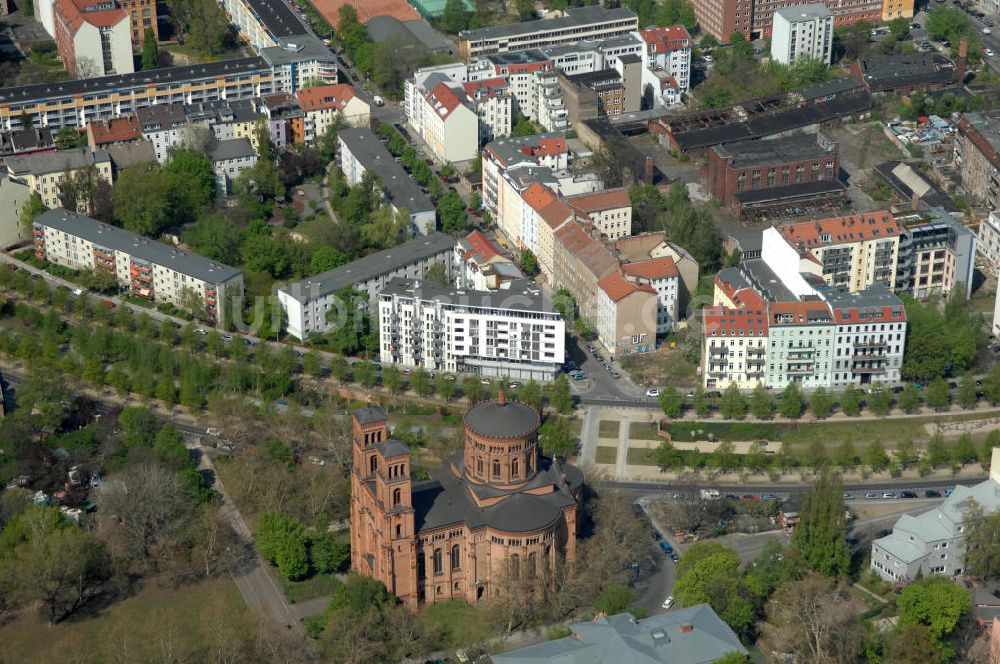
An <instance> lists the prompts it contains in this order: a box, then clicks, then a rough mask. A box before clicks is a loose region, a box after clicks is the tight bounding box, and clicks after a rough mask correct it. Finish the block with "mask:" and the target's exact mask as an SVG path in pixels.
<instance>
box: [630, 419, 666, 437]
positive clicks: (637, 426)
mask: <svg viewBox="0 0 1000 664" xmlns="http://www.w3.org/2000/svg"><path fill="white" fill-rule="evenodd" d="M628 437H629V439H630V440H658V439H659V437H660V434H659V425H658V424H657V423H656V422H632V423H631V424H629V428H628Z"/></svg>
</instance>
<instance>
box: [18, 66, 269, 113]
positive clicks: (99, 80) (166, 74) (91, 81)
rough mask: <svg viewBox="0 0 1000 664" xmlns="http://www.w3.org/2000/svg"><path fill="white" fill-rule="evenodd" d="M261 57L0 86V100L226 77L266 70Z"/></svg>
mask: <svg viewBox="0 0 1000 664" xmlns="http://www.w3.org/2000/svg"><path fill="white" fill-rule="evenodd" d="M267 69H268V67H267V63H265V62H264V60H263V58H259V57H252V58H239V59H236V60H220V61H218V62H206V63H200V64H197V65H187V66H182V67H165V68H163V69H153V70H150V71H137V72H135V73H132V74H115V75H112V76H98V77H96V78H85V79H80V80H69V81H59V82H58V83H35V84H33V85H19V86H16V87H9V88H3V89H0V103H10V104H19V103H24V102H30V101H37V100H42V99H60V98H70V97H73V96H75V95H84V94H107V95H111V94H114V93H116V92H117V93H124V92H127V91H129V90H134V89H137V88H145V87H146V86H147V85H165V84H168V83H179V82H181V81H198V80H206V79H215V78H219V77H227V76H240V75H245V74H250V73H253V72H258V71H267Z"/></svg>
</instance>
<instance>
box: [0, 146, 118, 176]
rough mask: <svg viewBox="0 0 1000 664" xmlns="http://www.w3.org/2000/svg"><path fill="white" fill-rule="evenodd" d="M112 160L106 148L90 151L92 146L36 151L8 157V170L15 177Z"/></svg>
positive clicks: (55, 171) (53, 171)
mask: <svg viewBox="0 0 1000 664" xmlns="http://www.w3.org/2000/svg"><path fill="white" fill-rule="evenodd" d="M109 161H111V155H109V154H108V153H107V152H105V151H104V150H94V151H93V152H91V151H90V148H72V149H70V150H58V151H56V152H35V153H31V154H22V155H15V156H11V157H7V159H6V161H5V163H6V164H7V172H8V173H10V174H11V176H13V177H17V176H24V175H44V174H46V173H59V172H62V171H64V170H66V169H67V168H68V169H70V170H75V169H77V168H83V167H84V166H93V165H95V164H103V163H105V162H109Z"/></svg>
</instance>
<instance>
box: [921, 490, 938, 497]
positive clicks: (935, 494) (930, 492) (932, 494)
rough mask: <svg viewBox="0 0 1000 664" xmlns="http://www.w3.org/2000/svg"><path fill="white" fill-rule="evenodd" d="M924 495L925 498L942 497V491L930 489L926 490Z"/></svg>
mask: <svg viewBox="0 0 1000 664" xmlns="http://www.w3.org/2000/svg"><path fill="white" fill-rule="evenodd" d="M924 497H925V498H940V497H941V492H940V491H935V490H934V489H928V490H927V491H924Z"/></svg>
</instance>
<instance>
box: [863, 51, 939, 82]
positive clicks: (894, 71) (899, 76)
mask: <svg viewBox="0 0 1000 664" xmlns="http://www.w3.org/2000/svg"><path fill="white" fill-rule="evenodd" d="M858 65H859V67H860V68H861V74H862V76H863V77H864V79H865V83H866V84H867V85H868V87H869V89H871V90H872V91H879V90H893V89H896V88H904V87H909V86H912V85H933V84H935V83H949V82H951V81H952V80H954V79H955V75H956V72H955V63H954V62H952V61H951V60H949V59H948V58H946V57H944V56H943V55H938V54H937V53H908V54H905V55H889V56H886V57H882V58H869V59H867V60H858Z"/></svg>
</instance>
